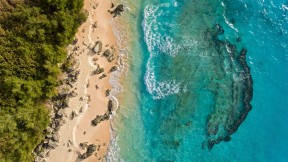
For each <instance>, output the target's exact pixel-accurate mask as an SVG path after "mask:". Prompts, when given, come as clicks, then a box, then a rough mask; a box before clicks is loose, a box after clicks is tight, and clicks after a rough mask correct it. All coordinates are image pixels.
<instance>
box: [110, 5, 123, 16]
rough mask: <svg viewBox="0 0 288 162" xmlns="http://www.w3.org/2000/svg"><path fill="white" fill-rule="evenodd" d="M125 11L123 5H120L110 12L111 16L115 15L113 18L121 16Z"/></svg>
mask: <svg viewBox="0 0 288 162" xmlns="http://www.w3.org/2000/svg"><path fill="white" fill-rule="evenodd" d="M123 11H124V6H123V5H122V4H120V5H118V6H117V7H116V8H115V9H114V10H113V11H110V13H111V14H114V16H113V18H114V17H116V16H118V15H121V12H123Z"/></svg>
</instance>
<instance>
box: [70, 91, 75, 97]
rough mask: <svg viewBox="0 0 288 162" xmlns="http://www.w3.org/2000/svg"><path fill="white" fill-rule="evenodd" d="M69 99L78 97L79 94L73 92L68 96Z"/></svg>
mask: <svg viewBox="0 0 288 162" xmlns="http://www.w3.org/2000/svg"><path fill="white" fill-rule="evenodd" d="M68 96H69V97H76V96H77V93H76V92H75V91H72V92H71V93H69V95H68Z"/></svg>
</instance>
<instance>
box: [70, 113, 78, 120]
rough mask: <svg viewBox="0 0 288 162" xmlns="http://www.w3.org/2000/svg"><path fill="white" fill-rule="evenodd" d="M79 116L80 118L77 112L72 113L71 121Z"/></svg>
mask: <svg viewBox="0 0 288 162" xmlns="http://www.w3.org/2000/svg"><path fill="white" fill-rule="evenodd" d="M77 116H78V114H77V112H76V111H72V112H71V115H70V119H71V120H73V119H74V118H75V117H77Z"/></svg>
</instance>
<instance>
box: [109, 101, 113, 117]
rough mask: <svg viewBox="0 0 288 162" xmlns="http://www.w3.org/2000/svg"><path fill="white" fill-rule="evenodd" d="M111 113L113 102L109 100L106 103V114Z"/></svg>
mask: <svg viewBox="0 0 288 162" xmlns="http://www.w3.org/2000/svg"><path fill="white" fill-rule="evenodd" d="M112 111H113V101H112V100H109V101H108V112H109V113H110V114H111V112H112Z"/></svg>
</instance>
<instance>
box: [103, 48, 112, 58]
mask: <svg viewBox="0 0 288 162" xmlns="http://www.w3.org/2000/svg"><path fill="white" fill-rule="evenodd" d="M110 55H111V51H110V50H109V49H106V50H105V51H104V52H103V56H104V57H107V58H109V57H110Z"/></svg>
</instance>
